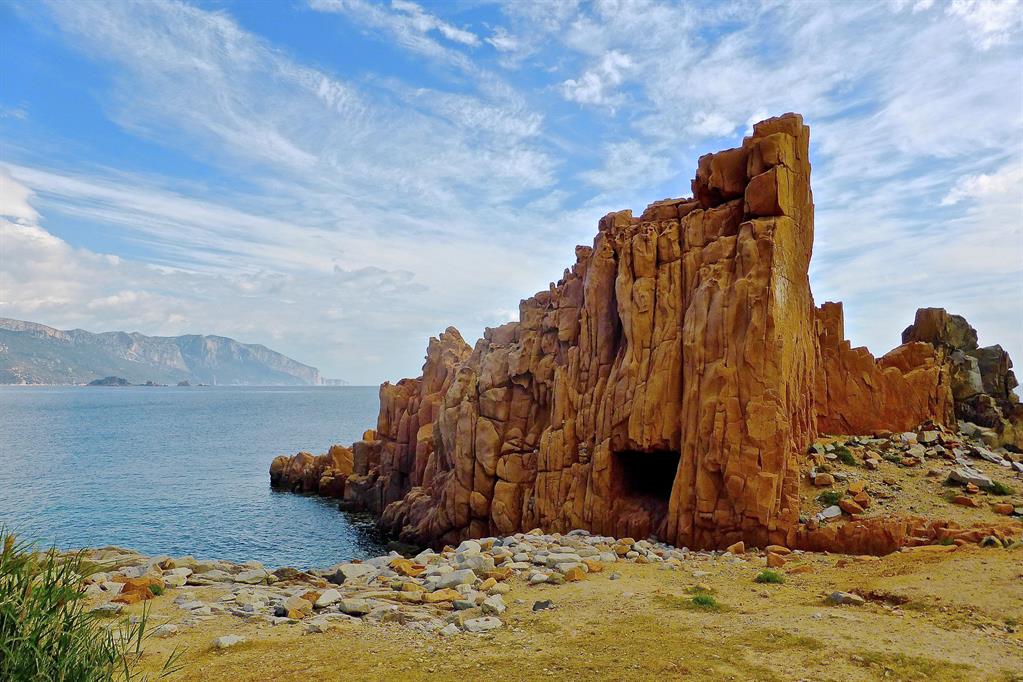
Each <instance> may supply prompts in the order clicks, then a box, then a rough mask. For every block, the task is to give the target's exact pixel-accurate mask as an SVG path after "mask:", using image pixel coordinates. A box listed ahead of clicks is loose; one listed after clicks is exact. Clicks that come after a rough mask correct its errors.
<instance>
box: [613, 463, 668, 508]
mask: <svg viewBox="0 0 1023 682" xmlns="http://www.w3.org/2000/svg"><path fill="white" fill-rule="evenodd" d="M681 457H682V455H681V453H680V452H678V451H674V450H652V451H650V452H644V451H642V450H623V451H621V452H616V453H614V472H615V477H614V482H615V486H614V487H615V492H616V493H617V497H625V498H633V499H638V500H643V501H649V502H655V503H663V504H665V505H666V504H667V503H668V500H669V499H670V498H671V488H672V486H673V485H674V483H675V473H676V472H677V471H678V463H679V460H680V459H681Z"/></svg>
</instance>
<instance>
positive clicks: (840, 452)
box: [833, 445, 859, 467]
mask: <svg viewBox="0 0 1023 682" xmlns="http://www.w3.org/2000/svg"><path fill="white" fill-rule="evenodd" d="M833 452H834V453H835V455H837V456H838V461H839V462H841V463H842V464H845V465H846V466H851V467H854V466H856V465H858V464H859V461H858V460H857V459H856V456H855V455H853V453H852V452H851V451H850V450H849V448H847V447H845V446H844V445H839V446H838V447H836V448H835V449H834V451H833Z"/></svg>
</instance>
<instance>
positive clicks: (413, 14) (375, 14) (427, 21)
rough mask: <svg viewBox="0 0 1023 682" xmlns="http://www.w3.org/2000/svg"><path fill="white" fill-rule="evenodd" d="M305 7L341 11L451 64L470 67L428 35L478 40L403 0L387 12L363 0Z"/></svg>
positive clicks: (466, 42) (317, 1)
mask: <svg viewBox="0 0 1023 682" xmlns="http://www.w3.org/2000/svg"><path fill="white" fill-rule="evenodd" d="M308 4H309V8H310V9H313V10H316V11H319V12H332V13H336V14H343V15H346V16H348V17H350V18H351V19H353V20H355V21H357V22H359V23H361V24H363V25H365V26H368V27H369V28H371V29H374V30H376V31H380V32H383V33H385V34H386V35H387V37H388V38H390V39H392V40H394V41H395V42H396V43H397V44H398V45H399V46H401V47H402V48H404V49H406V50H410V51H412V52H416V53H418V54H421V55H424V56H427V57H431V58H433V59H439V60H443V61H445V62H448V63H450V64H451V65H453V66H457V67H459V68H463V69H471V68H472V64H471V62H470V61H469V60H468V59H467V58H466V57H465V56H464V55H462V54H461V53H460V52H458V51H457V50H456V49H452V48H451V47H448V46H446V45H444V44H442V43H440V42H438V41H437V40H434V38H433V37H431V35H435V34H440V36H441V37H443V38H444V39H445V40H447V41H449V42H451V43H455V44H456V45H459V46H468V47H474V46H476V45H479V43H480V39H479V37H478V36H477V35H476V34H475V33H472V32H471V31H467V30H465V29H460V28H458V27H456V26H453V25H452V24H449V23H447V22H445V21H442V20H440V19H439V18H437V17H436V16H434V15H432V14H430V13H429V12H427V11H426V10H424V9H423V8H422V7H421V6H420V5H418V4H416V3H414V2H408V1H407V0H392V3H391V9H392V10H394V11H388V10H387V9H385V8H384V7H383V6H381V5H378V4H376V3H373V2H368V1H367V0H308Z"/></svg>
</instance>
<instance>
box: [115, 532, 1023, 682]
mask: <svg viewBox="0 0 1023 682" xmlns="http://www.w3.org/2000/svg"><path fill="white" fill-rule="evenodd" d="M800 564H809V565H811V566H812V567H813V572H811V573H803V574H788V575H786V578H785V582H784V584H781V585H760V584H756V583H755V582H754V577H755V576H756V574H757V572H758V571H760V570H761V569H762V568H763V565H764V559H762V558H758V557H755V556H753V555H748V556H747V557H745V558H744V560H743V561H741V562H736V563H735V564H733V563H730V562H729V561H720V560H708V561H688V562H686V563H685V565H684V566H683V567H682V568H680V569H677V570H666V569H665V568H663V567H658V566H655V565H636V564H631V563H630V564H625V563H623V564H618V565H616V566H615V570H617V571H619V572H620V573H621V579H619V580H610V579H609V572H604V573H599V574H591V575H590V576H588V578H587V579H586V580H584V581H582V582H578V583H567V584H564V585H560V586H553V585H541V586H534V587H529V586H527V585H525V584H524V582H522V581H515V582H514V583H513V585H514V589H513V591H512V592H511V593H509V594H508V595H506V601H507V602H508V603H509V604H510V605H511V606H510V608H509V609H508V611H507V612H506V613H505V614H504V615H503V616H502V620H503V621H504V623H505V627H504V628H502V629H500V630H498V631H496V632H494V633H490V634H485V635H473V634H460V635H458V636H456V637H454V638H451V639H445V638H442V637H440V636H437V635H426V634H422V633H417V632H414V631H411V630H409V629H407V628H406V627H403V626H400V625H365V624H349V623H344V624H341V625H340V626H339V628H338V629H336V630H333V631H330V632H327V633H324V634H304V626H303V625H301V624H298V625H279V626H270V625H269V624H259V625H257V624H250V623H244V622H242V621H240V620H239V619H237V618H235V617H233V616H220V617H216V618H213V619H211V620H209V621H206V622H203V623H201V624H200V625H198V626H195V627H193V628H189V629H187V630H185V631H183V632H182V633H181V634H179V635H176V636H174V637H172V638H169V639H162V640H161V639H153V640H150V642H149V644H148V646H147V652H146V656H145V658H144V661H143V664H144V667H146V668H147V669H150V670H153V669H155V668H157V667H158V666H159V664H160V662H161V661H162V659H163V658H164V657H165V656H166V655H167V653H168V652H170V651H171V650H172V649H173V648H174V647H178V648H180V649H182V650H183V651H184V654H183V656H182V657H181V659H180V662H181V664H183V666H184V667H183V668H182V670H181V671H180V672H178V673H177V674H175V675H174V676H173V677H172V678H171V679H175V680H225V681H226V680H232V681H235V680H237V681H245V680H431V681H436V680H443V679H460V680H464V679H467V678H468V679H472V678H476V679H480V680H527V679H559V680H647V679H649V680H664V679H686V680H840V681H842V682H845V681H847V680H872V679H889V680H1003V681H1017V680H1023V548H1020V547H1018V546H1017V547H1016V548H1011V549H1001V548H998V549H995V548H981V547H964V548H958V549H957V548H954V547H933V548H928V549H918V550H910V551H904V552H899V553H896V554H893V555H890V556H888V557H884V558H881V559H876V558H869V557H867V558H859V559H858V558H853V557H839V556H828V555H822V554H816V555H804V557H803V558H801V559H799V560H798V561H792V562H790V563H789V564H788V565H786V566H785V569H784V570H785V571H789V570H791V569H792V568H794V567H795V566H798V565H800ZM702 571H705V572H707V574H706V575H702V574H701V573H700V572H702ZM694 572H697V575H696V576H694V575H693V573H694ZM696 585H701V586H702V587H704V588H709V590H711V591H712V593H713V595H714V596H715V598H716V600H717V602H718V603H719V605H720V609H719V610H707V609H702V608H698V607H696V606H694V605H693V603H692V600H691V594H692V592H691V590H692V589H693V588H694V587H695V586H696ZM835 590H843V591H856V592H858V593H860V594H862V595H864V596H867V597H868V599H869V601H868V602H867V603H866V604H865V605H862V606H850V605H843V606H829V605H827V604H826V603H825V601H824V598H825V597H826V595H828V594H829V593H831V592H833V591H835ZM201 594H202V597H203V598H204V599H206V598H216V596H217V595H218V593H217V592H216V591H214V590H205V591H201ZM173 596H174V591H169V592H168V593H167V594H165V595H164V596H162V597H159V598H158V599H156V600H154V601H152V602H150V604H152V605H153V611H152V613H153V614H154V615H155V617H156V620H157V621H158V622H163V621H170V622H173V621H174V619H175V618H180V615H178V614H180V611H178V610H177V609H176V608H175V607H174V605H173V604H172V603H171V602H172V599H173ZM539 599H551V600H553V602H554V604H555V605H556V608H554V609H552V610H547V611H541V612H537V613H534V612H532V610H531V606H532V604H533V602H534V601H535V600H539ZM517 600H522V603H517ZM131 610H132V612H137V611H139V610H140V606H138V605H136V606H133V607H131ZM224 634H238V635H242V636H244V637H246V638H247V641H246V642H244V643H242V644H239V645H236V646H235V647H232V648H230V649H226V650H216V649H214V648H213V647H212V643H213V640H214V639H215V638H216V637H218V636H220V635H224Z"/></svg>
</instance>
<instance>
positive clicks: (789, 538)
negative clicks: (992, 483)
mask: <svg viewBox="0 0 1023 682" xmlns="http://www.w3.org/2000/svg"><path fill="white" fill-rule="evenodd" d="M808 146H809V129H808V127H807V126H805V125H804V124H803V121H802V117H800V116H798V115H796V114H786V115H785V116H782V117H779V118H773V119H769V120H767V121H763V122H761V123H758V124H757V125H756V126H754V132H753V135H752V136H751V137H748V138H746V139H745V140H744V141H743V144H742V146H740V147H737V148H735V149H729V150H726V151H723V152H719V153H717V154H709V155H706V156H704V157H702V158H701V159H700V161H699V167H698V169H697V173H696V178H695V179H694V180H693V183H692V190H693V198H692V199H669V200H664V201H659V202H656V203H654V204H651V205H650V206H649V207H647V209H646V210H645V211H644V212H643V213H642V214H641V215H640V216H638V217H634V216H633V215H632V212H631V211H621V212H617V213H611V214H609V215H607V216H605V217H604V218H602V219H601V220H600V223H599V227H598V233H597V236H596V238H595V239H594V242H593V245H592V247H589V246H580V247H577V248H576V261H575V263H574V264H573V265H572V267H570V268H569V269H567V270H565V273H564V276H563V277H562V279H561V280H560V281H559V282H558V283H557V284H551V285H550V287H549V288H548V290H546V291H541V292H540V293H538V294H536V295H535V296H533V297H532V298H529V299H526V300H524V301H522V302H521V303H520V305H519V321H518V322H512V323H509V324H506V325H504V326H501V327H498V328H496V329H488V330H486V332H485V333H484V336H483V338H482V339H480V340H479V341H478V342H477V343H476V345H475V347H473V348H471V349H470V348H469V347H468V346H467V345H466V344H465V342H464V341H463V340H462V338H461V336H460V335H459V334H458V332H457V331H455V330H454V329H451V328H449V329H448V330H447V331H445V332H444V333H443V334H442V335H441V336H440V337H439V338H435V339H431V340H430V345H429V348H428V351H427V358H426V364H425V365H424V367H423V376H422V377H420V378H419V379H403V380H402V381H400V382H398V383H397V384H395V385H391V384H384V385H383V386H382V387H381V389H380V415H379V419H378V423H377V428H376V430H371V431H367V432H366V434H365V436H364V438H363V440H361V441H359V442H357V443H355V444H354V445H353V447H352V450H353V453H354V465H353V472H352V475H351V476H349V477H348V480H347V483H346V485H345V490H344V502H343V506H345V507H348V508H353V509H356V508H361V509H368V510H370V511H373V512H375V513H377V514H380V515H381V523H382V525H384V526H385V527H386V528H388V529H389V530H391V531H392V532H394V533H396V534H399V535H400V537H401V539H403V540H405V541H409V542H417V543H423V544H433V545H440V544H444V543H448V544H452V545H456V544H458V542H459V541H461V540H463V539H465V538H473V537H484V536H487V535H501V534H511V533H515V532H517V531H525V530H528V529H531V528H535V527H540V528H543V529H544V530H546V531H548V532H565V531H568V530H570V529H573V528H583V529H588V530H590V531H592V532H595V533H600V534H605V535H614V536H629V537H647V536H649V535H655V536H657V537H658V538H660V539H662V540H665V541H668V542H671V543H673V544H676V545H686V546H689V547H701V548H722V547H726V546H728V545H731V544H732V543H734V542H736V541H739V540H743V541H745V542H747V543H748V544H751V545H756V546H765V545H769V544H772V543H773V544H778V545H785V546H790V547H791V546H795V545H794V543H795V542H796V541H797V540H798V539H799V537H800V536H799V535H798V533H799V528H798V519H799V499H798V495H797V481H798V474H799V465H798V460H797V455H799V454H800V453H802V452H804V451H805V449H806V447H807V446H808V445H809V443H810V442H812V440H813V438H814V437H815V436H816V434H817V432H818V430H819V429H824V430H834V431H840V432H850V433H856V432H862V431H871V430H874V429H889V430H902V429H905V428H909V427H910V426H914V425H916V424H918V423H920V422H922V421H924V420H926V419H932V420H934V421H935V422H937V423H940V424H949V423H951V422H952V421H953V420H954V419H953V418H954V415H953V407H952V393H951V378H950V370H949V368H948V363H946V362H945V358H946V354H947V353H946V351H945V350H944V349H940V348H937V347H936V346H934V345H933V344H931V343H928V342H927V340H925V339H916V338H913V342H911V343H908V344H906V345H903V346H900V347H899V348H897V349H895V350H894V351H892V352H891V353H889V354H888V355H886V356H885V357H883V358H881V359H880V360H876V359H874V358H873V357H872V356H871V355H870V354H869V353H868V352H867V351H866V349H852V348H850V346H849V343H848V342H847V341H845V340H844V338H843V328H842V327H843V324H842V309H841V306H840V304H830V303H829V304H825V305H824V306H822V307H821V308H820V309H819V310H818V309H816V308H815V307H814V303H813V298H812V296H811V293H810V285H809V279H808V276H807V273H808V269H809V262H810V255H811V250H812V245H813V198H812V194H811V191H810V164H809V156H808ZM942 329H943V330H944V328H942ZM943 333H944V332H943ZM952 336H953V335H951V334H948V333H946V337H950V338H951V337H952ZM956 338H957V337H956ZM296 457H303V455H298V456H296ZM310 457H311V455H305V456H304V457H303V459H302V460H301V462H300V463H296V461H295V459H294V458H292V459H291V460H288V458H283V459H282V458H278V459H277V460H275V462H274V467H275V469H274V470H275V471H276V472H277V474H276V478H274V473H273V471H272V473H271V477H272V479H273V480H275V481H276V482H277V483H276V484H277V485H283V486H286V487H292V486H294V485H295V481H297V480H299V479H301V480H302V489H304V490H305V489H309V488H307V487H306V481H307V480H308V481H311V480H313V479H315V475H307V474H305V473H302V472H305V471H307V469H311V470H315V469H316V466H318V465H316V464H314V463H312V462H311V461H310V460H309V459H308V458H310ZM815 541H816V540H815Z"/></svg>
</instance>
